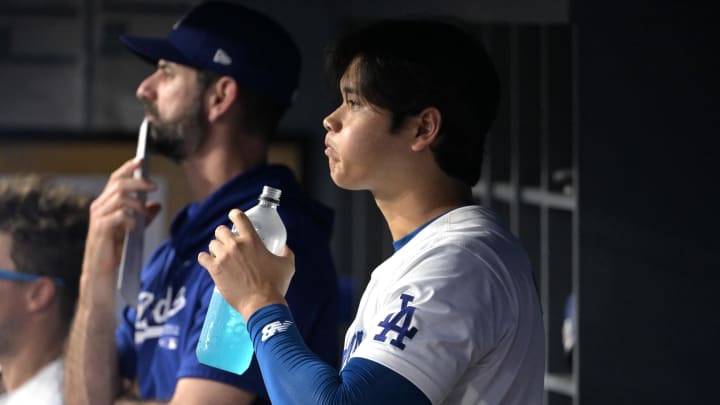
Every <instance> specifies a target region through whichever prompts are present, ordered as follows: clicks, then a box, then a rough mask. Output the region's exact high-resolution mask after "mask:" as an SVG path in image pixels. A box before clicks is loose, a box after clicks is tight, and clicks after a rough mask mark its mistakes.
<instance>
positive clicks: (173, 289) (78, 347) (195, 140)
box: [65, 2, 338, 405]
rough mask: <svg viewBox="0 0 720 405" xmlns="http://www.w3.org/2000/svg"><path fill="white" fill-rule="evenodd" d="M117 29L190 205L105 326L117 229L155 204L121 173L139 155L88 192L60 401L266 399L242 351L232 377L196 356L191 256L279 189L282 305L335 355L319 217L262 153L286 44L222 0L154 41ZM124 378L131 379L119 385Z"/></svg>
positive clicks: (291, 48)
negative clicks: (128, 302)
mask: <svg viewBox="0 0 720 405" xmlns="http://www.w3.org/2000/svg"><path fill="white" fill-rule="evenodd" d="M121 39H122V41H123V42H124V43H125V45H127V46H128V47H129V48H130V50H131V51H133V52H134V53H135V54H137V55H138V56H140V57H141V58H143V59H145V60H147V61H150V62H151V63H154V64H156V66H157V70H156V71H155V72H154V73H152V74H151V75H150V76H149V77H147V78H146V79H145V80H144V81H143V82H142V83H141V84H140V86H139V87H138V89H137V97H138V98H139V99H140V100H141V101H142V102H143V103H144V104H145V106H146V118H147V119H149V121H150V123H151V124H152V128H153V132H151V134H150V142H151V149H152V150H154V151H155V152H156V153H159V154H163V155H165V156H167V157H169V158H171V159H173V160H175V161H176V162H178V163H179V164H180V165H181V166H182V168H183V169H184V171H185V174H186V178H187V180H188V184H189V186H190V188H191V190H192V192H193V194H194V199H195V201H194V202H193V203H191V204H190V205H188V206H186V207H185V208H184V209H182V210H181V211H180V212H179V213H178V214H177V216H176V217H175V219H174V221H173V224H172V228H171V230H170V233H171V237H170V239H169V240H168V241H167V242H165V243H163V244H162V245H161V246H160V247H158V248H157V250H156V251H155V252H154V253H153V255H152V256H151V257H150V259H149V261H148V263H147V264H146V265H145V267H144V269H143V271H142V275H141V291H140V294H139V297H138V301H139V303H138V306H137V308H126V309H125V310H124V312H123V316H122V319H121V320H120V324H119V326H118V328H117V330H114V328H113V326H112V325H113V324H114V323H115V322H114V318H115V317H114V312H115V311H114V308H115V302H114V285H115V278H116V272H115V269H116V268H117V266H118V264H119V262H120V251H121V246H122V240H123V235H124V233H125V231H126V230H127V229H130V228H132V227H133V226H135V223H134V221H133V215H132V213H133V212H141V213H144V214H145V215H146V217H147V218H152V217H154V215H155V214H156V213H157V212H158V209H159V207H158V204H157V203H153V202H149V203H147V204H145V205H143V204H141V203H140V202H139V201H138V200H136V199H133V198H131V195H133V193H135V192H138V191H150V190H153V189H154V187H155V185H154V184H153V183H152V182H151V181H146V180H142V179H133V178H132V176H131V174H132V173H133V170H135V169H136V168H138V167H139V165H140V162H136V161H134V160H129V161H127V162H126V163H125V164H123V165H122V166H120V167H119V168H118V169H117V170H116V171H115V172H113V173H112V175H111V176H110V178H109V180H108V183H107V185H106V187H105V189H104V190H103V192H102V193H101V194H100V196H99V197H98V198H97V199H96V200H95V201H94V202H93V205H92V209H91V215H90V229H89V236H88V241H87V246H86V250H85V258H84V264H83V275H82V282H81V288H80V300H79V308H78V311H77V314H76V319H75V322H74V325H73V329H72V332H71V340H70V344H69V345H68V348H69V350H68V353H67V363H66V364H67V367H66V375H67V378H66V384H65V396H66V399H67V402H68V403H72V404H93V405H96V404H110V403H113V401H114V400H115V399H116V398H118V396H120V395H123V394H129V395H132V394H133V393H134V394H135V395H134V397H135V398H134V399H133V398H127V397H126V398H125V402H124V403H128V402H130V401H138V402H140V401H155V402H163V403H165V402H169V403H172V404H191V403H192V404H250V403H254V404H261V403H263V404H264V403H268V397H267V393H266V391H265V388H264V385H263V381H262V378H261V375H260V371H259V369H258V366H257V363H256V362H255V361H254V362H253V364H252V365H251V367H250V369H249V370H248V371H246V372H245V373H244V374H243V375H234V374H231V373H227V372H224V371H222V370H219V369H215V368H213V367H208V366H206V365H203V364H200V363H199V362H198V360H197V358H196V355H195V348H196V345H197V341H198V337H199V334H200V331H201V328H202V325H203V320H204V317H205V313H206V311H207V307H208V302H209V299H210V296H211V294H212V289H213V282H212V280H211V278H210V277H209V275H208V274H207V272H206V271H204V270H203V269H202V268H201V267H200V266H199V265H198V263H197V261H196V258H197V255H198V252H200V251H202V250H205V249H207V245H208V242H209V241H210V240H211V239H212V238H213V234H214V232H215V229H216V228H217V227H218V226H219V225H222V224H229V221H228V219H227V212H228V211H229V210H230V209H232V208H240V209H248V208H250V207H251V206H253V205H255V204H256V203H257V198H258V196H259V195H260V192H261V191H262V188H263V186H264V185H269V186H272V187H275V188H279V189H281V190H282V203H281V204H280V207H279V209H278V211H279V213H280V216H281V217H282V219H283V222H284V224H285V226H286V228H287V234H288V244H289V245H290V246H292V247H293V249H294V250H295V251H296V252H297V273H298V274H297V277H296V279H295V282H293V285H292V287H291V288H290V290H289V291H288V302H289V304H290V305H291V306H292V307H293V310H294V311H295V313H296V314H297V318H298V319H297V324H298V326H299V327H300V329H301V333H302V334H303V336H304V338H305V339H306V340H307V342H308V344H309V345H310V347H311V349H312V350H313V351H314V352H315V353H317V354H318V355H319V356H320V357H322V358H323V359H325V361H328V362H331V363H332V362H335V361H336V356H337V353H338V350H337V313H336V311H337V282H336V277H335V273H334V269H333V265H332V261H331V253H330V249H329V234H330V230H331V224H332V213H331V211H330V210H329V209H327V208H326V207H324V206H322V205H320V204H318V203H316V202H313V201H312V200H310V199H309V198H308V197H307V196H305V195H304V194H303V193H302V192H301V190H300V187H299V185H298V183H297V182H296V180H295V179H294V178H293V175H292V174H291V172H290V171H289V169H288V168H286V167H284V166H273V165H268V163H267V150H268V142H269V138H270V136H271V135H272V134H273V132H274V131H275V130H276V127H277V125H278V121H279V120H280V118H281V116H282V115H283V113H284V111H285V110H286V108H287V107H288V106H289V105H290V103H291V101H292V98H293V93H294V92H295V90H296V88H297V84H298V75H299V70H300V54H299V51H298V49H297V46H296V45H295V43H294V42H293V40H292V39H291V38H290V36H289V35H288V33H287V32H286V31H285V30H284V29H283V28H282V27H280V26H279V25H278V24H277V23H275V22H274V21H272V20H270V19H269V18H268V17H266V16H264V15H262V14H260V13H258V12H256V11H253V10H250V9H247V8H245V7H242V6H239V5H233V4H230V3H225V2H207V3H203V4H201V5H199V6H197V7H195V8H194V9H193V10H191V11H190V12H189V14H187V15H186V16H185V17H184V18H183V19H182V20H180V21H179V22H178V23H177V24H176V25H175V27H174V28H173V30H172V31H171V32H170V33H169V34H168V36H167V37H166V38H159V39H155V38H139V37H132V36H124V37H122V38H121ZM116 366H119V367H116ZM123 381H124V382H125V383H126V384H122V382H123ZM124 386H131V387H132V386H134V387H135V389H134V390H132V391H130V392H124V391H123V387H124Z"/></svg>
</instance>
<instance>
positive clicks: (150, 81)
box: [135, 73, 156, 100]
mask: <svg viewBox="0 0 720 405" xmlns="http://www.w3.org/2000/svg"><path fill="white" fill-rule="evenodd" d="M154 77H155V73H153V74H151V75H150V76H148V77H146V78H145V80H143V81H142V82H140V85H139V86H138V88H137V90H136V91H135V97H137V98H138V99H139V100H155V94H156V93H155V84H154Z"/></svg>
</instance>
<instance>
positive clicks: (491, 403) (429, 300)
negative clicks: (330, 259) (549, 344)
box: [343, 206, 545, 405]
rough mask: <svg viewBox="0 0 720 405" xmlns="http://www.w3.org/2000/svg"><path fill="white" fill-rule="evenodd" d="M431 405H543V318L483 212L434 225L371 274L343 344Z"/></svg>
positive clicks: (514, 246) (469, 211) (511, 247)
mask: <svg viewBox="0 0 720 405" xmlns="http://www.w3.org/2000/svg"><path fill="white" fill-rule="evenodd" d="M352 357H361V358H365V359H368V360H372V361H374V362H376V363H379V364H381V365H383V366H385V367H388V368H390V369H392V370H393V371H395V372H397V373H399V374H400V375H402V376H403V377H405V378H407V379H408V380H409V381H410V382H412V383H413V384H414V385H415V386H416V387H418V388H419V389H420V390H421V391H422V392H423V393H424V394H425V395H426V396H427V397H428V398H429V399H430V400H431V401H432V403H433V404H483V405H495V404H497V405H500V404H502V405H515V404H517V405H534V404H537V405H539V404H542V398H543V375H544V368H545V354H544V330H543V321H542V311H541V308H540V302H539V299H538V296H537V291H536V287H535V283H534V281H533V276H532V270H531V267H530V264H529V261H528V258H527V255H526V253H525V251H524V249H523V248H522V247H521V246H520V244H519V242H518V241H517V240H516V239H515V238H514V237H513V236H512V234H511V233H510V232H509V231H508V230H507V229H505V228H504V226H502V225H501V224H500V221H499V220H498V218H497V217H496V215H495V214H494V213H493V212H492V211H490V210H488V209H486V208H483V207H479V206H467V207H461V208H458V209H455V210H453V211H450V212H449V213H447V214H445V215H443V216H441V217H439V218H438V219H436V220H435V221H434V222H432V223H430V224H429V225H428V226H427V227H426V228H424V229H422V230H421V231H420V232H419V233H418V234H417V235H415V237H414V238H412V239H411V240H410V241H409V242H408V243H407V244H406V245H405V246H404V247H402V248H401V249H400V250H398V251H397V252H395V254H394V255H393V256H391V257H390V258H388V259H387V260H386V261H385V262H383V263H382V264H381V265H380V266H378V267H377V268H376V269H375V270H374V271H373V273H372V277H371V280H370V283H369V284H368V287H367V289H366V290H365V292H364V294H363V296H362V299H361V301H360V305H359V308H358V313H357V316H356V318H355V320H354V321H353V323H352V324H351V325H350V328H349V329H348V332H347V335H346V336H345V353H344V355H343V365H344V364H346V363H347V361H348V360H349V359H350V358H352Z"/></svg>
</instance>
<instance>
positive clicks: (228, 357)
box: [195, 186, 287, 374]
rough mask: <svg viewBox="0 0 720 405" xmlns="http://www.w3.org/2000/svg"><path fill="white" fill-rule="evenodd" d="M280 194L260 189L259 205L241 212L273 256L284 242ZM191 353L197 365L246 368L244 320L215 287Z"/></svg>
mask: <svg viewBox="0 0 720 405" xmlns="http://www.w3.org/2000/svg"><path fill="white" fill-rule="evenodd" d="M280 193H281V191H280V190H278V189H276V188H272V187H268V186H265V187H263V191H262V194H260V201H259V203H258V204H257V205H256V206H254V207H253V208H251V209H249V210H248V211H247V212H246V213H245V214H246V215H247V217H248V219H249V220H250V222H252V224H253V227H254V228H255V230H256V231H257V233H258V235H260V239H262V241H263V243H264V244H265V247H266V248H267V249H268V250H269V251H270V252H272V253H273V254H279V253H280V252H282V249H283V247H284V246H285V241H286V239H287V232H286V230H285V225H283V223H282V220H281V219H280V215H278V212H277V206H278V205H279V203H280ZM233 233H235V227H234V226H233ZM195 354H196V355H197V358H198V361H200V362H201V363H203V364H206V365H208V366H212V367H215V368H219V369H222V370H225V371H229V372H231V373H235V374H242V373H244V372H245V370H247V368H248V367H249V366H250V361H251V360H252V357H253V345H252V341H251V340H250V335H249V333H248V330H247V325H246V324H245V320H244V319H243V318H242V316H241V315H240V313H239V312H237V311H236V310H235V308H233V307H232V306H230V304H228V303H227V301H225V299H224V298H223V296H222V295H221V294H220V292H219V291H218V289H217V288H215V289H213V294H212V298H211V299H210V305H209V306H208V310H207V314H205V322H204V323H203V328H202V331H201V332H200V339H199V340H198V344H197V347H196V349H195Z"/></svg>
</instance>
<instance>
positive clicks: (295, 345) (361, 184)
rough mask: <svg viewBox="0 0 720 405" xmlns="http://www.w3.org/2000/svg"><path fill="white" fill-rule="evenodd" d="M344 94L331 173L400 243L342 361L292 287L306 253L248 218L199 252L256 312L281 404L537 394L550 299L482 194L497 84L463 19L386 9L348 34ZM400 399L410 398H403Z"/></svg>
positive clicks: (371, 288)
mask: <svg viewBox="0 0 720 405" xmlns="http://www.w3.org/2000/svg"><path fill="white" fill-rule="evenodd" d="M328 65H329V66H330V67H331V69H332V70H333V71H334V72H335V79H336V82H337V83H338V85H339V89H340V93H341V94H342V103H341V105H340V106H339V107H338V108H337V109H336V110H335V111H334V112H332V113H331V114H330V115H329V116H327V117H326V118H325V120H324V121H323V125H324V127H325V128H326V130H327V136H326V138H325V145H326V150H325V153H326V155H327V156H328V161H329V167H330V175H331V177H332V179H333V181H334V182H335V183H336V184H337V185H338V186H340V187H342V188H345V189H351V190H369V191H370V192H371V193H372V195H373V197H374V198H375V202H376V203H377V206H378V208H380V210H381V212H382V214H383V216H384V217H385V220H386V221H387V224H388V226H389V228H390V231H391V234H392V237H393V240H394V241H395V242H394V245H395V254H394V255H393V256H392V257H390V258H389V259H387V260H386V261H385V262H384V263H382V264H381V265H380V266H378V267H377V268H376V269H375V270H374V271H373V273H372V278H371V281H370V283H369V285H368V287H367V289H366V291H365V293H364V294H363V297H362V300H361V301H360V306H359V309H358V313H357V315H356V318H355V320H354V322H353V323H352V324H351V325H350V328H349V330H348V332H347V335H346V339H345V352H344V356H343V365H342V369H341V371H340V373H339V375H338V373H337V372H336V371H335V370H333V368H332V367H331V366H329V365H327V364H324V363H322V362H321V361H320V360H318V359H317V358H316V357H314V356H312V355H311V354H310V352H309V351H308V350H307V349H306V348H304V345H303V343H302V340H301V338H300V336H299V334H298V333H297V329H296V328H295V327H294V324H293V319H292V314H290V312H289V310H288V308H287V306H286V303H285V300H284V298H283V295H284V293H285V291H286V289H287V286H288V284H289V283H290V280H291V277H292V274H293V254H292V252H290V250H289V249H287V250H286V251H285V253H284V254H283V255H282V256H273V255H272V254H270V253H269V252H268V251H267V250H266V249H263V248H262V242H261V241H260V240H259V239H258V237H257V235H256V234H255V232H254V231H253V228H252V226H251V225H250V223H249V221H248V220H247V218H246V217H245V216H244V215H243V214H242V213H241V212H240V211H239V210H233V211H231V213H230V218H231V219H232V221H233V223H234V224H235V225H236V227H237V229H238V235H237V236H235V235H233V234H232V233H231V232H230V230H229V229H227V227H220V228H218V229H217V230H216V232H215V236H216V239H215V240H214V241H212V242H211V243H210V246H209V252H208V253H201V254H200V255H199V258H198V260H199V262H200V263H201V264H202V265H203V266H204V267H206V268H207V269H208V270H209V272H210V274H211V275H212V277H213V279H214V280H215V283H216V284H217V286H218V288H219V289H220V291H221V292H222V294H223V296H225V298H226V299H227V301H228V302H229V303H231V304H232V305H233V306H234V307H235V308H236V309H237V310H238V311H239V312H240V313H241V314H242V315H243V317H244V318H245V319H247V320H248V330H249V331H250V333H251V336H253V340H254V347H255V351H256V353H257V358H258V361H259V363H260V368H261V370H262V374H263V379H264V381H265V383H266V386H267V388H268V392H269V394H270V397H271V399H272V400H273V402H277V403H283V404H285V403H315V404H330V403H332V404H349V403H358V404H360V403H363V404H366V403H372V404H386V403H387V404H390V403H412V404H423V403H433V404H484V405H493V404H498V405H499V404H502V405H539V404H541V403H542V397H543V373H544V331H543V322H542V312H541V308H540V304H539V300H538V297H537V291H536V288H535V284H534V282H533V275H532V269H531V268H530V264H529V262H528V258H527V255H526V253H525V251H524V250H523V248H522V247H521V246H520V244H519V243H518V241H517V240H516V239H515V237H513V235H512V234H511V233H510V232H509V231H508V230H507V229H506V228H505V226H504V225H503V224H502V223H501V221H500V219H499V218H498V217H497V216H496V215H495V214H494V213H493V212H491V211H490V210H488V209H486V208H483V207H480V206H478V205H475V203H474V202H473V200H472V193H471V189H472V186H473V185H474V184H475V183H476V182H477V181H478V179H479V177H480V168H481V166H482V156H483V145H484V142H485V133H486V132H487V130H488V128H489V126H490V124H491V123H492V121H493V120H494V117H495V114H496V109H497V105H498V99H499V83H498V78H497V74H496V72H495V70H494V67H493V65H492V63H491V61H490V60H489V58H488V56H487V55H486V53H485V51H484V50H483V48H482V46H481V45H480V44H479V43H478V42H477V41H476V40H475V39H474V38H473V37H472V36H471V35H469V34H467V33H466V32H465V31H463V30H462V29H461V28H459V27H457V26H456V25H453V24H449V23H444V22H439V21H424V20H402V21H385V22H380V23H376V24H373V25H371V26H369V27H367V28H365V29H361V30H359V31H357V32H355V33H351V34H349V35H348V36H346V37H345V38H343V39H342V40H341V41H339V43H338V44H337V45H336V46H335V48H334V49H333V52H332V53H331V54H330V57H329V64H328ZM398 401H402V402H398Z"/></svg>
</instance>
